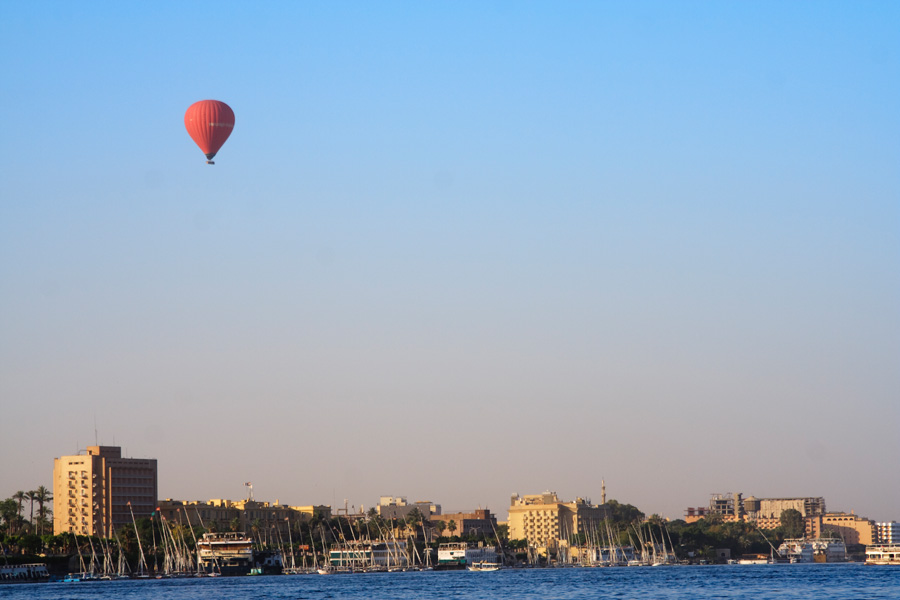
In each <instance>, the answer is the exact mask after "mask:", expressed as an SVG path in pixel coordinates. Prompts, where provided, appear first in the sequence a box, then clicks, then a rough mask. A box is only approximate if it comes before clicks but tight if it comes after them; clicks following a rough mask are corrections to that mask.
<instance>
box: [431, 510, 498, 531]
mask: <svg viewBox="0 0 900 600" xmlns="http://www.w3.org/2000/svg"><path fill="white" fill-rule="evenodd" d="M429 521H431V525H432V527H438V528H439V527H440V525H438V523H439V522H442V523H444V525H445V527H449V525H450V521H453V524H454V525H455V526H456V529H455V530H454V531H453V533H452V534H450V532H449V531H448V530H447V529H446V528H445V529H444V535H490V536H493V535H494V532H495V531H497V517H495V516H494V515H492V514H491V511H490V510H488V509H486V508H478V509H475V510H474V511H472V512H467V513H464V512H458V513H444V514H442V515H431V518H430V519H429Z"/></svg>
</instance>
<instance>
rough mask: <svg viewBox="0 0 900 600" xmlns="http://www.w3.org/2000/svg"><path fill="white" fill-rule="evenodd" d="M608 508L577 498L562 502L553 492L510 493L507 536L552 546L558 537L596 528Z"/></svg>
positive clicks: (558, 539) (539, 544)
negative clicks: (521, 494) (524, 494)
mask: <svg viewBox="0 0 900 600" xmlns="http://www.w3.org/2000/svg"><path fill="white" fill-rule="evenodd" d="M606 516H607V510H606V509H605V508H603V507H602V506H594V505H593V504H591V502H590V500H585V499H584V498H576V499H575V501H574V502H561V501H560V500H559V497H558V496H557V495H556V492H544V493H543V494H534V495H526V496H519V495H518V494H515V495H513V496H512V498H511V500H510V505H509V519H508V521H507V523H508V525H509V537H510V539H513V540H528V543H529V544H531V545H533V546H537V547H542V548H555V547H557V546H559V544H560V540H568V539H569V538H570V537H571V536H573V535H577V534H579V533H588V532H592V531H596V530H597V528H598V527H599V526H600V522H601V521H602V520H603V519H604V518H606Z"/></svg>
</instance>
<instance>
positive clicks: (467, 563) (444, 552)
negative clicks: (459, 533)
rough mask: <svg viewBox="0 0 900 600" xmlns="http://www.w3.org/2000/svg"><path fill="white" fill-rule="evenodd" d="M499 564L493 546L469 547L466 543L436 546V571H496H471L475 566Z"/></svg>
mask: <svg viewBox="0 0 900 600" xmlns="http://www.w3.org/2000/svg"><path fill="white" fill-rule="evenodd" d="M488 563H496V564H498V565H499V564H500V561H499V560H498V555H497V549H496V548H494V547H493V546H483V545H479V546H477V547H469V545H468V544H467V543H466V542H449V543H445V544H441V545H440V546H438V564H437V567H436V569H438V570H445V569H466V568H469V570H496V569H471V568H470V567H471V566H473V565H475V564H488Z"/></svg>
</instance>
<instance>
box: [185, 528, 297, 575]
mask: <svg viewBox="0 0 900 600" xmlns="http://www.w3.org/2000/svg"><path fill="white" fill-rule="evenodd" d="M197 549H198V550H199V556H198V560H197V562H198V566H199V569H200V571H203V572H205V573H207V574H209V575H250V574H251V573H253V574H259V575H262V574H266V575H272V574H280V573H281V572H282V563H281V554H279V553H277V552H257V551H255V550H254V549H253V540H251V539H250V538H249V537H247V536H246V535H245V534H243V533H240V532H235V531H227V532H224V533H204V534H203V537H202V538H200V539H199V540H197Z"/></svg>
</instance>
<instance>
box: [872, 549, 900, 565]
mask: <svg viewBox="0 0 900 600" xmlns="http://www.w3.org/2000/svg"><path fill="white" fill-rule="evenodd" d="M866 564H867V565H900V544H876V545H874V546H866Z"/></svg>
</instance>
